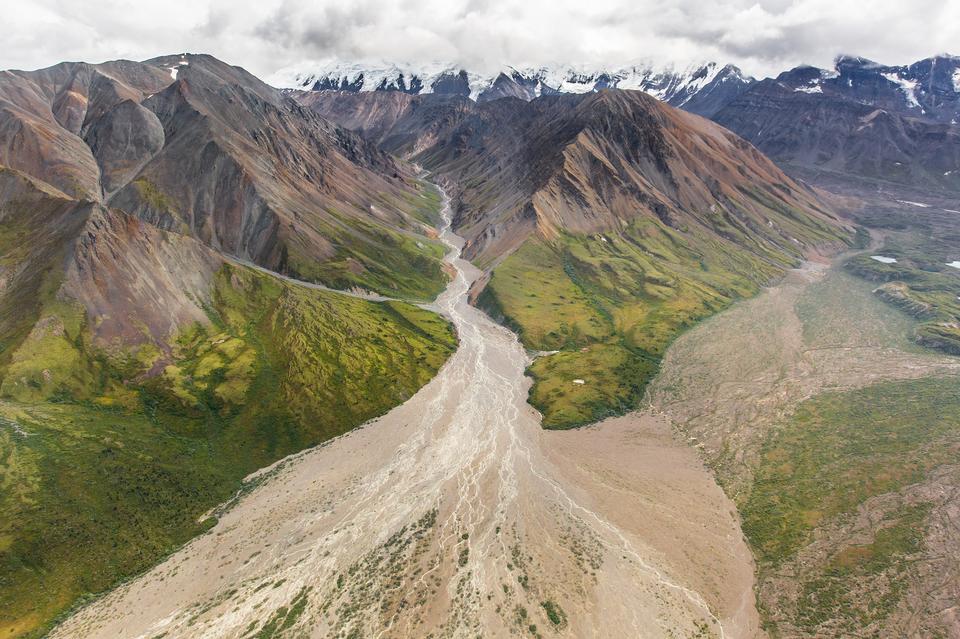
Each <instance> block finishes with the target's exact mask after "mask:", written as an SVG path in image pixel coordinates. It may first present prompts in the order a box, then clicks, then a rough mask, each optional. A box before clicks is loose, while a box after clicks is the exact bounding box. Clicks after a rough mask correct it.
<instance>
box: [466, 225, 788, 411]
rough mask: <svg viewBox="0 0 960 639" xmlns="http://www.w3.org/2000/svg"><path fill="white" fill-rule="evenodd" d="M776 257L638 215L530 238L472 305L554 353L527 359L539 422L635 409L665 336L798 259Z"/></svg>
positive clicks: (671, 335)
mask: <svg viewBox="0 0 960 639" xmlns="http://www.w3.org/2000/svg"><path fill="white" fill-rule="evenodd" d="M780 259H781V261H780V262H778V261H776V260H774V258H773V257H772V256H769V255H766V254H765V253H763V252H758V253H753V252H749V251H747V250H744V249H739V248H735V247H733V246H732V245H731V244H729V243H728V242H726V241H724V240H721V239H717V238H714V237H711V236H709V235H707V234H699V233H697V232H693V231H687V232H681V231H676V230H674V229H671V228H669V227H666V226H664V225H662V224H660V223H658V222H656V221H651V220H648V219H641V220H636V221H634V222H633V223H632V224H630V225H629V226H626V227H624V228H623V229H622V230H621V231H620V232H619V233H617V234H613V233H608V234H604V235H599V234H598V235H592V236H582V235H578V236H575V235H562V236H560V237H559V238H557V239H556V240H553V241H546V240H542V239H536V238H534V239H530V240H527V242H525V243H524V244H523V245H522V246H521V247H520V249H519V250H517V251H516V252H515V253H513V254H512V255H511V256H510V257H508V258H507V259H506V260H504V261H503V263H501V264H500V265H499V266H497V267H496V269H495V270H494V272H493V275H492V277H491V279H490V282H489V284H488V285H487V287H486V288H485V290H484V292H483V294H482V296H481V299H480V303H481V305H482V306H483V307H484V308H485V309H486V310H488V311H489V312H490V313H491V314H492V315H493V316H494V317H497V318H499V319H502V320H503V321H504V322H505V323H506V324H507V325H509V326H510V327H511V328H513V329H514V330H516V331H517V333H518V334H519V335H520V338H521V340H522V341H523V343H524V345H526V346H527V347H528V348H531V349H535V350H543V351H549V350H559V351H561V352H560V353H558V354H555V355H550V356H548V357H541V358H539V359H537V360H536V361H535V362H534V363H533V365H532V366H531V367H530V370H529V373H530V375H531V376H532V377H533V379H534V385H533V388H532V389H531V392H530V402H531V403H532V404H533V405H534V406H535V407H536V408H538V409H539V410H540V411H541V412H542V413H543V416H544V419H543V424H544V426H545V427H547V428H569V427H572V426H577V425H580V424H585V423H589V422H592V421H596V420H598V419H601V418H603V417H606V416H608V415H612V414H620V413H623V412H625V411H627V410H631V409H633V408H635V407H636V406H637V404H638V402H639V401H640V400H641V399H642V397H643V393H644V390H645V388H646V385H647V382H648V381H649V380H650V379H651V378H652V377H653V376H654V375H655V374H656V372H657V370H658V366H659V361H660V358H661V357H662V355H663V353H664V351H665V350H666V348H667V346H668V345H669V344H670V343H671V341H672V340H673V339H675V338H676V336H677V335H678V334H679V333H680V332H682V331H683V330H685V329H687V328H689V327H690V326H692V325H693V324H694V323H695V322H696V321H698V320H699V319H702V318H704V317H706V316H708V315H711V314H713V313H716V312H717V311H719V310H721V309H723V308H725V307H726V306H728V305H729V304H730V303H731V302H733V301H734V300H736V299H739V298H742V297H745V296H749V295H752V294H754V293H756V291H757V290H759V288H760V286H761V285H762V284H764V283H766V282H767V281H769V280H770V279H772V278H774V277H776V276H778V275H780V274H782V273H783V268H784V266H786V265H789V264H791V263H794V262H795V261H796V259H797V258H796V256H793V255H786V254H784V255H780ZM575 380H582V381H583V383H580V382H577V381H575Z"/></svg>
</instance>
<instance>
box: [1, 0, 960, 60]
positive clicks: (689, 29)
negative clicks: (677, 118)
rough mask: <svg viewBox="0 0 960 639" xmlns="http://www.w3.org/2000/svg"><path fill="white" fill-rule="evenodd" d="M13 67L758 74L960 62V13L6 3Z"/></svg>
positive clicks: (747, 4)
mask: <svg viewBox="0 0 960 639" xmlns="http://www.w3.org/2000/svg"><path fill="white" fill-rule="evenodd" d="M3 5H4V8H5V9H6V10H5V11H4V18H5V24H4V38H3V39H4V46H3V47H0V68H20V69H33V68H38V67H43V66H47V65H50V64H54V63H56V62H59V61H61V60H86V61H91V62H99V61H103V60H108V59H114V58H132V59H145V58H149V57H152V56H155V55H160V54H167V53H180V52H184V51H189V52H194V53H199V52H203V53H211V54H213V55H216V56H217V57H220V58H222V59H224V60H226V61H228V62H230V63H233V64H239V65H241V66H244V67H246V68H247V69H249V70H250V71H252V72H254V73H256V74H258V75H260V76H262V77H268V76H270V75H271V74H273V73H274V72H276V71H277V70H278V69H281V68H285V67H290V66H292V65H298V64H300V63H303V62H305V61H311V60H324V59H328V58H338V59H342V60H349V61H368V60H376V59H383V60H390V61H402V62H412V63H418V62H424V61H450V62H453V63H459V64H462V65H464V66H466V67H468V68H471V69H475V70H477V71H489V70H492V69H495V68H498V67H500V66H502V65H504V64H512V65H515V66H517V65H526V64H545V63H573V64H586V65H594V64H605V65H616V64H623V63H629V62H632V61H636V60H640V59H650V60H652V61H654V62H657V63H664V62H668V61H675V62H680V63H684V62H690V61H697V60H716V61H720V62H733V63H735V64H739V65H740V66H741V67H742V68H743V69H744V70H745V71H747V72H748V73H752V74H755V75H765V74H770V73H776V72H778V71H780V70H782V69H784V68H787V67H790V66H794V65H796V64H800V63H809V64H816V65H818V66H825V65H829V64H830V62H831V60H832V59H833V58H834V57H835V56H836V55H837V54H839V53H851V54H856V55H861V56H864V57H868V58H872V59H874V60H878V61H882V62H885V63H888V64H901V63H906V62H912V61H914V60H917V59H920V58H924V57H928V56H930V55H933V54H936V53H945V52H949V53H955V54H958V55H960V0H912V1H911V2H906V1H904V0H875V1H871V0H859V1H856V0H677V1H674V2H660V1H657V0H573V1H570V0H509V1H508V0H163V1H162V2H154V1H153V0H137V1H136V2H128V1H123V0H86V1H85V2H77V1H75V0H4V2H3Z"/></svg>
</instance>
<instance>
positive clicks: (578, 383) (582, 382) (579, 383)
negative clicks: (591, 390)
mask: <svg viewBox="0 0 960 639" xmlns="http://www.w3.org/2000/svg"><path fill="white" fill-rule="evenodd" d="M573 383H574V384H577V385H581V386H582V385H583V384H586V382H585V381H583V380H582V379H575V380H573Z"/></svg>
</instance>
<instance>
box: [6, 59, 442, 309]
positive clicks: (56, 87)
mask: <svg viewBox="0 0 960 639" xmlns="http://www.w3.org/2000/svg"><path fill="white" fill-rule="evenodd" d="M0 108H2V109H3V111H2V112H3V114H4V117H3V124H2V128H0V163H3V164H4V165H6V166H9V167H10V168H13V169H17V170H20V171H22V172H24V173H27V174H30V175H33V176H35V177H37V178H39V179H42V180H44V181H46V182H48V183H50V184H51V185H53V186H55V187H57V188H59V189H61V190H62V191H64V192H65V193H68V194H70V195H72V196H75V197H80V198H84V199H89V200H91V201H96V202H102V203H104V204H106V205H109V206H112V207H116V208H120V209H122V210H124V211H126V212H128V213H130V214H132V215H135V216H137V217H139V218H141V219H144V220H146V221H148V222H150V223H151V224H153V225H155V226H159V227H160V228H163V229H166V230H174V231H176V232H180V233H186V234H189V235H191V236H192V237H196V238H198V239H200V240H201V241H203V242H204V243H205V244H207V245H209V246H212V247H214V248H216V249H218V250H223V251H225V252H227V253H229V254H231V255H236V256H238V257H241V258H244V259H248V260H251V261H253V262H256V263H257V264H260V265H262V266H265V267H267V268H271V269H274V270H278V271H281V272H284V273H286V274H290V275H294V276H298V277H302V278H305V279H311V280H316V281H321V282H324V283H326V284H330V285H334V286H338V287H344V286H351V285H356V286H362V287H365V288H370V289H374V290H379V291H381V292H385V293H393V294H397V293H400V294H405V295H415V296H419V297H422V298H427V297H430V296H432V295H434V294H436V293H437V292H438V291H439V284H438V282H439V281H440V279H441V278H439V277H437V276H438V275H439V269H440V267H439V259H438V258H439V255H440V251H441V249H439V247H437V246H436V245H432V246H431V245H430V243H429V242H427V241H425V240H424V239H423V238H422V237H421V240H419V244H418V243H417V242H418V241H417V240H412V239H411V237H412V236H411V235H410V233H411V232H414V233H419V234H420V235H421V236H422V235H423V234H424V233H425V232H426V225H425V223H428V222H429V221H428V220H425V219H423V217H422V211H421V207H419V203H420V202H422V198H421V197H420V194H421V193H420V191H419V190H418V188H417V186H416V181H415V179H414V178H413V177H412V176H411V175H410V174H409V173H407V172H406V171H405V170H404V169H402V168H400V167H398V166H397V165H396V164H395V163H394V162H393V160H392V159H390V158H389V157H388V156H387V155H385V154H383V153H382V152H381V151H379V150H377V149H375V148H373V147H371V146H370V145H368V144H365V143H364V141H363V140H361V139H359V138H357V137H356V136H354V135H352V134H350V133H349V132H347V131H345V130H343V129H341V128H338V127H335V126H332V125H331V124H330V123H329V122H327V121H325V120H323V119H322V118H319V117H317V116H316V115H315V114H314V113H312V112H310V111H307V110H304V109H302V108H301V107H300V106H299V105H297V104H296V103H295V102H293V101H292V100H290V99H289V98H288V97H285V96H283V95H282V94H281V93H280V92H279V91H277V90H275V89H273V88H271V87H269V86H267V85H266V84H264V83H263V82H261V81H260V80H258V79H256V78H255V77H253V76H252V75H250V74H249V73H247V72H246V71H243V70H242V69H239V68H236V67H231V66H229V65H226V64H224V63H222V62H220V61H218V60H216V59H214V58H211V57H209V56H193V55H186V56H171V57H166V58H158V59H155V60H150V61H148V62H146V63H136V62H116V63H106V64H105V65H86V64H82V63H65V64H61V65H58V66H56V67H51V68H50V69H45V70H42V71H35V72H19V71H15V72H10V71H7V72H3V74H2V75H0ZM386 248H389V250H384V249H386ZM384 260H385V261H384ZM431 278H432V280H431Z"/></svg>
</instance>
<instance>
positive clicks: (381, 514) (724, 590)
mask: <svg viewBox="0 0 960 639" xmlns="http://www.w3.org/2000/svg"><path fill="white" fill-rule="evenodd" d="M443 214H444V226H443V229H442V232H441V235H440V237H441V239H442V240H443V241H444V242H445V243H446V244H447V245H448V246H449V247H450V252H449V254H448V255H447V257H446V261H447V262H448V263H449V265H450V266H451V267H452V269H453V271H454V273H455V277H454V278H453V279H452V281H451V282H450V284H449V285H448V287H447V289H446V290H445V292H444V293H443V294H441V295H440V297H439V298H438V299H437V300H436V302H434V303H433V304H431V305H429V306H430V307H431V308H433V309H434V310H437V311H438V312H440V313H443V314H444V315H445V316H447V317H448V318H449V319H450V320H451V321H452V322H453V324H454V325H455V327H456V329H457V332H458V334H459V338H460V346H459V348H458V350H457V352H456V353H455V354H454V355H453V356H452V357H451V359H450V360H449V361H448V363H447V364H446V365H445V366H444V368H443V369H442V370H441V372H440V373H439V374H438V375H437V377H436V378H435V379H434V380H432V381H431V382H430V383H429V384H428V385H427V386H425V387H424V388H423V389H421V390H420V391H419V392H418V393H417V394H416V395H415V396H414V397H412V398H411V399H410V400H408V401H407V402H406V403H404V404H403V405H402V406H399V407H397V408H396V409H394V410H393V411H391V412H390V413H388V414H387V415H385V416H383V417H381V418H379V419H377V420H373V421H372V422H371V423H369V424H367V425H365V426H364V427H362V428H360V429H357V430H355V431H353V432H351V433H349V434H347V435H344V436H342V437H340V438H338V439H336V440H333V441H331V442H328V443H327V444H325V445H323V446H320V447H318V448H314V449H311V450H308V451H305V452H303V453H300V454H298V455H295V456H293V457H291V458H288V459H286V460H284V461H282V462H280V463H279V464H278V465H276V466H275V467H274V468H272V469H270V470H269V471H265V472H264V471H261V475H260V480H261V481H260V483H259V484H258V485H257V486H256V487H255V488H254V489H253V490H251V491H250V492H249V494H246V495H245V496H243V497H241V498H240V499H239V501H238V503H237V504H236V505H235V506H234V507H232V508H231V509H229V510H227V511H226V512H225V513H223V515H222V516H221V518H220V521H219V523H218V524H217V526H215V527H214V528H213V529H212V530H211V531H210V532H209V533H207V534H205V535H203V536H201V537H200V538H198V539H196V540H194V541H193V542H191V543H190V544H188V545H187V546H185V547H184V548H182V549H181V550H180V551H178V552H177V553H175V554H174V555H172V556H171V557H170V558H169V559H168V560H167V561H165V562H164V563H162V564H161V565H159V566H157V567H156V568H155V569H153V570H152V571H150V572H148V573H146V574H144V575H142V576H140V577H139V578H137V579H135V580H133V581H131V582H129V583H127V584H125V585H124V586H122V587H120V588H118V589H117V590H115V591H113V592H112V593H110V594H108V595H107V596H105V597H103V598H101V599H100V600H98V601H96V602H94V603H93V604H91V605H89V606H87V607H86V608H84V609H82V610H80V611H79V612H78V613H77V614H75V615H74V616H72V617H71V618H69V619H68V620H67V621H66V622H65V623H63V624H62V625H61V626H60V627H59V628H58V629H57V630H56V631H55V632H54V633H53V635H52V636H54V637H143V638H149V637H157V636H163V637H244V636H284V633H287V632H293V633H294V634H297V636H300V634H307V635H309V636H314V637H332V636H344V637H413V636H428V635H431V636H435V637H477V636H484V637H493V636H508V635H511V634H512V635H517V636H550V635H554V636H556V635H560V636H574V637H660V636H717V637H735V636H738V637H739V636H753V635H754V634H756V633H757V632H758V631H757V629H756V620H755V618H756V612H755V610H754V609H753V599H752V576H751V569H750V559H749V553H748V552H747V551H746V549H745V547H744V546H743V542H742V539H741V538H740V536H739V529H738V527H737V524H736V521H735V519H734V516H733V515H732V510H733V509H732V505H730V504H729V502H727V501H725V497H724V496H723V493H722V492H721V491H720V490H719V488H717V487H716V485H715V483H714V482H713V481H712V479H711V478H710V476H709V474H708V473H707V472H706V470H704V469H703V467H702V466H701V465H700V464H699V462H698V461H697V460H696V457H695V455H694V454H693V453H692V451H690V450H689V449H686V448H685V447H684V446H683V445H681V444H677V443H676V442H675V441H673V440H672V438H671V437H670V434H669V425H668V424H666V423H665V422H664V420H663V418H662V417H658V416H656V415H654V414H652V413H649V412H648V413H646V414H636V415H633V416H628V417H624V418H618V419H615V420H609V421H608V422H606V423H604V424H601V425H599V426H598V427H595V428H593V429H588V430H581V431H577V432H570V433H548V432H545V431H543V430H542V429H541V428H540V424H539V415H538V414H537V413H536V411H534V410H533V409H532V408H530V407H529V406H528V405H527V403H526V394H527V388H528V385H529V380H528V379H527V378H525V376H524V369H525V368H526V366H527V364H528V363H529V356H528V354H527V353H526V352H525V351H524V349H523V347H522V346H521V344H520V343H519V342H518V340H517V338H516V336H515V335H514V334H513V333H512V332H510V331H509V330H507V329H506V328H504V327H502V326H500V325H497V324H495V323H494V322H493V321H492V320H491V319H490V318H489V317H488V316H486V315H485V314H484V313H483V312H482V311H480V310H478V309H476V308H475V307H473V306H470V305H469V303H468V299H467V297H468V289H469V287H470V284H471V283H472V282H473V281H474V280H475V279H476V278H477V277H478V276H479V275H480V272H479V271H478V270H477V269H476V268H475V267H473V266H472V265H471V264H470V263H469V262H467V261H465V260H463V259H461V257H460V249H461V247H462V243H463V242H462V239H461V238H460V237H458V236H457V235H456V234H454V233H453V231H452V230H451V229H450V209H449V204H448V203H447V204H446V205H445V208H444V213H443ZM297 631H299V633H297ZM258 633H260V634H258ZM431 633H432V634H431Z"/></svg>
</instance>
